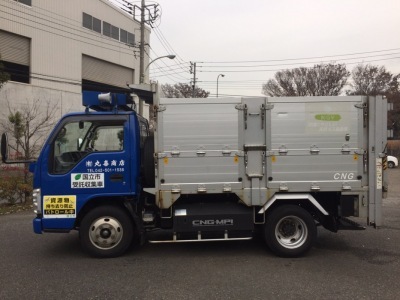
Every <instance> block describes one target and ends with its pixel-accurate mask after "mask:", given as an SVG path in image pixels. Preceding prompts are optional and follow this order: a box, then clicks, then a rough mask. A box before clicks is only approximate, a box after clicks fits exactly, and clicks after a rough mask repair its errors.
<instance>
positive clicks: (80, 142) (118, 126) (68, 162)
mask: <svg viewBox="0 0 400 300" xmlns="http://www.w3.org/2000/svg"><path fill="white" fill-rule="evenodd" d="M123 149H124V121H123V120H117V121H104V120H103V121H71V122H69V123H66V124H64V125H63V126H62V127H61V128H60V129H59V131H58V133H57V134H56V136H55V139H54V140H53V142H52V155H51V156H52V157H51V159H50V163H49V168H50V169H49V172H50V173H51V174H65V173H67V172H68V171H70V170H71V169H72V168H73V167H74V166H75V165H76V164H77V163H78V162H79V161H81V160H82V158H83V157H85V156H87V155H89V154H90V153H92V152H95V151H100V152H107V151H122V150H123Z"/></svg>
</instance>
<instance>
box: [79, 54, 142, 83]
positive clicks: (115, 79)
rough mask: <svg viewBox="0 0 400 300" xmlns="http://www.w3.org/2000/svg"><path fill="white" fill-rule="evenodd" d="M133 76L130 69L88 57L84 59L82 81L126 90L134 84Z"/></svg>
mask: <svg viewBox="0 0 400 300" xmlns="http://www.w3.org/2000/svg"><path fill="white" fill-rule="evenodd" d="M133 75H134V71H133V70H132V69H130V68H127V67H124V66H119V65H116V64H112V63H110V62H107V61H104V60H100V59H97V58H94V57H90V56H86V55H84V56H83V58H82V79H86V80H90V81H95V82H100V83H105V84H109V85H114V86H118V87H124V88H126V84H127V83H128V84H129V83H132V82H133Z"/></svg>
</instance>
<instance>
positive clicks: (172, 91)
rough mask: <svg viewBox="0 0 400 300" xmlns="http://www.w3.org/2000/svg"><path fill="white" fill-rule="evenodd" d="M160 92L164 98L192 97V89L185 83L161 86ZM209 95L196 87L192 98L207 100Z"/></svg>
mask: <svg viewBox="0 0 400 300" xmlns="http://www.w3.org/2000/svg"><path fill="white" fill-rule="evenodd" d="M161 90H162V91H163V93H164V95H165V97H166V98H192V96H193V88H192V86H191V85H189V84H187V83H177V84H174V85H171V84H163V85H162V86H161ZM209 95H210V92H207V91H205V90H203V89H202V88H199V87H196V88H195V90H194V98H207V97H208V96H209Z"/></svg>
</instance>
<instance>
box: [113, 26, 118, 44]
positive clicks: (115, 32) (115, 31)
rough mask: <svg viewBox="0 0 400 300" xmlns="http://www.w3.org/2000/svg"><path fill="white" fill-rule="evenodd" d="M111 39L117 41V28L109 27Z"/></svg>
mask: <svg viewBox="0 0 400 300" xmlns="http://www.w3.org/2000/svg"><path fill="white" fill-rule="evenodd" d="M111 37H112V38H113V39H115V40H117V41H119V28H118V27H116V26H113V25H111Z"/></svg>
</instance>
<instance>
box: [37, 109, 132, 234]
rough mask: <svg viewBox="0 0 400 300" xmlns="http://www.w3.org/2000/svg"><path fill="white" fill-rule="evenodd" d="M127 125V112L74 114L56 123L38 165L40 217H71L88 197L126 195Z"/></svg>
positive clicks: (128, 172) (128, 178)
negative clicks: (44, 156) (46, 152)
mask: <svg viewBox="0 0 400 300" xmlns="http://www.w3.org/2000/svg"><path fill="white" fill-rule="evenodd" d="M129 127H130V123H129V118H128V116H127V115H108V116H107V115H101V116H94V115H80V116H79V117H78V116H73V117H68V118H65V119H64V121H63V122H61V123H60V124H59V126H58V128H57V130H56V131H55V132H54V134H53V136H52V137H51V139H50V143H49V144H48V145H47V146H46V147H48V153H49V154H48V160H43V161H42V166H41V181H42V185H41V193H42V199H43V218H44V219H45V220H48V222H51V220H53V219H57V218H65V219H74V218H75V217H76V215H77V212H79V210H80V209H81V208H82V207H83V205H84V204H85V203H86V202H87V201H88V200H90V199H92V198H95V197H98V196H101V197H115V196H126V195H129V194H131V193H132V186H131V176H132V174H131V170H130V168H131V167H130V166H131V155H130V150H131V141H130V139H129V138H128V132H129V129H130V128H129ZM48 225H50V224H48ZM55 226H60V224H59V222H58V223H57V225H55ZM65 226H66V225H65ZM50 227H51V226H50Z"/></svg>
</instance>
